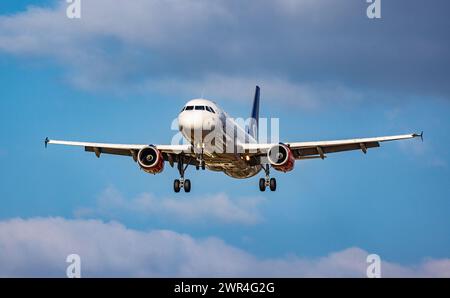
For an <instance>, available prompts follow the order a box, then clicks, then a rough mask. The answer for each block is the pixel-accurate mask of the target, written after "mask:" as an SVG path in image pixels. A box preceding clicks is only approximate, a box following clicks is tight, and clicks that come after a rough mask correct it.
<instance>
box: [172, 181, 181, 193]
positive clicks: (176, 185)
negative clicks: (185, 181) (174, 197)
mask: <svg viewBox="0 0 450 298" xmlns="http://www.w3.org/2000/svg"><path fill="white" fill-rule="evenodd" d="M173 191H175V192H180V180H178V179H175V180H174V181H173Z"/></svg>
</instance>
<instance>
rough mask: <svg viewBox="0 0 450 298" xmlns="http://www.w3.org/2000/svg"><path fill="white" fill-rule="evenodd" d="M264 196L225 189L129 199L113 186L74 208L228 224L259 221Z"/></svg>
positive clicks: (85, 212)
mask: <svg viewBox="0 0 450 298" xmlns="http://www.w3.org/2000/svg"><path fill="white" fill-rule="evenodd" d="M264 201H265V200H264V199H263V198H261V197H251V198H230V197H228V196H227V195H226V194H224V193H218V194H214V195H206V196H201V197H192V198H189V200H184V199H183V198H180V197H178V198H156V197H154V196H153V195H152V194H149V193H143V194H140V195H139V196H137V197H136V198H134V199H131V200H128V199H126V198H124V197H123V195H122V194H121V193H120V192H119V191H118V190H117V189H115V188H114V187H113V186H110V187H108V188H107V189H105V190H104V191H103V193H102V194H101V195H100V196H99V198H98V200H97V204H96V206H94V207H93V208H89V207H87V208H86V207H82V208H79V209H77V210H76V211H75V216H77V217H90V216H103V217H107V218H112V219H117V218H120V217H121V216H123V215H127V214H134V215H136V216H139V215H140V216H144V217H149V216H151V217H152V218H155V217H156V218H171V221H178V222H180V221H181V222H184V223H208V222H219V223H226V224H246V225H251V224H256V223H258V222H261V221H262V220H263V219H262V216H261V215H260V213H259V208H260V207H261V205H262V204H263V203H264Z"/></svg>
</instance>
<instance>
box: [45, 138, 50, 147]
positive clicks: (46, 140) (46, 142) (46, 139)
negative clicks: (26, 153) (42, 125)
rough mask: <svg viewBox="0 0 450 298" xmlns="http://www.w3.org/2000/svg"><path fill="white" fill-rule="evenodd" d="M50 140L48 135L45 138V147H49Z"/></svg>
mask: <svg viewBox="0 0 450 298" xmlns="http://www.w3.org/2000/svg"><path fill="white" fill-rule="evenodd" d="M48 142H50V140H49V139H48V137H47V138H45V141H44V143H45V148H47V145H48Z"/></svg>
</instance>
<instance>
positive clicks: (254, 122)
mask: <svg viewBox="0 0 450 298" xmlns="http://www.w3.org/2000/svg"><path fill="white" fill-rule="evenodd" d="M259 93H260V88H259V86H256V90H255V97H254V99H253V108H252V114H251V116H250V123H249V126H248V133H249V134H250V135H251V136H252V137H253V138H254V139H255V140H258V126H259Z"/></svg>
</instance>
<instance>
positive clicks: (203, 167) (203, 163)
mask: <svg viewBox="0 0 450 298" xmlns="http://www.w3.org/2000/svg"><path fill="white" fill-rule="evenodd" d="M205 168H206V166H205V161H204V160H203V161H202V170H205Z"/></svg>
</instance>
